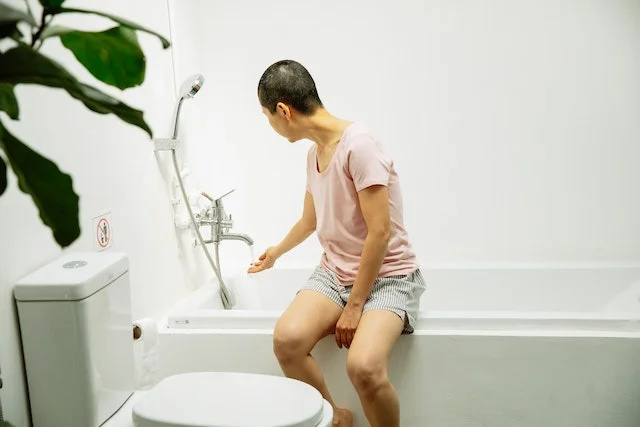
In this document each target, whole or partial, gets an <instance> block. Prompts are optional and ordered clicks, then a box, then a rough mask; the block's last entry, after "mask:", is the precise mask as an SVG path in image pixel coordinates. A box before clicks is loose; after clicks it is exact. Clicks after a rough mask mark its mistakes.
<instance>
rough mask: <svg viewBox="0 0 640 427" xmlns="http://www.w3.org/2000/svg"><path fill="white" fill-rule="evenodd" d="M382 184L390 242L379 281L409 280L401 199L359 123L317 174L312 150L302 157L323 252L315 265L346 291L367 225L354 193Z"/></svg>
mask: <svg viewBox="0 0 640 427" xmlns="http://www.w3.org/2000/svg"><path fill="white" fill-rule="evenodd" d="M372 185H384V186H386V187H387V189H388V193H389V212H390V216H391V238H390V240H389V246H388V249H387V254H386V256H385V258H384V262H383V264H382V267H381V269H380V272H379V274H378V277H389V276H395V275H408V274H410V273H411V272H413V271H414V270H416V269H417V268H418V265H417V260H416V256H415V254H414V253H413V250H412V249H411V245H410V243H409V237H408V235H407V231H406V230H405V228H404V224H403V214H402V194H401V192H400V183H399V181H398V174H397V173H396V171H395V169H394V167H393V161H392V160H391V158H389V156H388V155H387V154H385V153H384V151H383V150H382V147H381V146H380V143H379V141H378V139H377V138H376V137H375V136H374V135H373V134H372V133H371V132H370V131H369V130H368V129H367V128H366V127H365V126H364V125H362V124H360V123H353V124H351V125H350V126H349V127H348V128H347V129H346V130H345V132H344V133H343V135H342V138H341V139H340V142H339V143H338V145H337V147H336V151H335V153H334V155H333V157H332V158H331V161H330V163H329V165H328V166H327V168H326V169H325V170H324V171H322V173H320V172H318V164H317V146H316V145H315V144H314V145H313V146H312V147H311V149H309V153H308V155H307V191H309V192H310V193H311V195H312V196H313V202H314V204H315V208H316V220H317V225H316V232H317V234H318V239H319V240H320V244H321V245H322V248H323V249H324V253H323V255H322V259H321V262H320V264H321V265H322V266H323V267H324V268H326V269H328V270H329V271H331V272H332V273H334V274H335V275H336V277H337V279H338V280H339V281H340V282H341V283H342V284H343V285H345V286H349V285H352V284H353V282H354V281H355V279H356V274H357V272H358V267H359V266H360V259H361V255H362V249H363V247H364V242H365V239H366V237H367V225H366V223H365V221H364V217H363V216H362V211H361V210H360V203H359V199H358V191H360V190H363V189H365V188H367V187H370V186H372Z"/></svg>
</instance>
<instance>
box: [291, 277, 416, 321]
mask: <svg viewBox="0 0 640 427" xmlns="http://www.w3.org/2000/svg"><path fill="white" fill-rule="evenodd" d="M305 289H307V290H313V291H316V292H319V293H321V294H323V295H325V296H326V297H328V298H329V299H330V300H331V301H333V302H335V303H336V304H338V305H339V306H340V307H343V308H344V307H345V305H346V304H347V301H348V300H349V295H350V293H351V286H343V285H341V284H340V282H339V281H338V279H336V277H335V276H334V275H333V273H331V272H330V271H328V270H326V269H325V268H324V267H321V266H318V267H316V269H315V270H314V272H313V274H311V276H310V277H309V279H308V280H307V283H306V284H305V285H304V286H303V287H302V289H300V290H305ZM425 289H426V285H425V282H424V278H423V277H422V272H421V271H420V269H417V270H415V271H414V272H413V273H411V274H409V275H407V276H390V277H380V278H378V279H376V281H375V282H374V284H373V288H372V289H371V293H370V294H369V297H368V298H367V301H366V302H365V304H364V309H363V312H367V311H369V310H387V311H391V312H393V313H396V314H397V315H398V316H399V317H400V318H401V319H403V320H404V321H405V325H404V329H403V331H402V333H403V334H411V333H413V331H414V328H415V324H416V318H417V316H418V310H419V309H420V297H421V296H422V293H423V292H424V291H425Z"/></svg>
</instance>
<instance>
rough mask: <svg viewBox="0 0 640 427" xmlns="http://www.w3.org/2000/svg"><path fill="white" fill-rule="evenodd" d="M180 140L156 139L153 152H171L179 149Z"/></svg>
mask: <svg viewBox="0 0 640 427" xmlns="http://www.w3.org/2000/svg"><path fill="white" fill-rule="evenodd" d="M178 142H179V141H178V140H177V139H175V138H154V139H153V151H170V150H175V149H176V148H178Z"/></svg>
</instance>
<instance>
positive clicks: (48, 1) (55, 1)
mask: <svg viewBox="0 0 640 427" xmlns="http://www.w3.org/2000/svg"><path fill="white" fill-rule="evenodd" d="M39 1H40V4H41V5H43V6H44V7H60V6H62V3H64V1H65V0H39Z"/></svg>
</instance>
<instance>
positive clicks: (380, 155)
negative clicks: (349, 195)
mask: <svg viewBox="0 0 640 427" xmlns="http://www.w3.org/2000/svg"><path fill="white" fill-rule="evenodd" d="M352 138H353V140H352V141H350V144H349V157H348V159H349V160H348V167H349V173H350V174H351V178H352V179H353V183H354V185H355V187H356V191H360V190H364V189H365V188H368V187H371V186H373V185H384V186H385V187H386V186H387V185H389V176H390V175H391V167H392V164H391V159H390V158H389V157H388V156H387V155H386V154H385V153H384V151H382V148H381V147H380V145H379V144H378V142H377V141H376V140H375V139H373V138H372V137H371V136H370V135H367V134H360V135H354V136H353V137H352Z"/></svg>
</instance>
